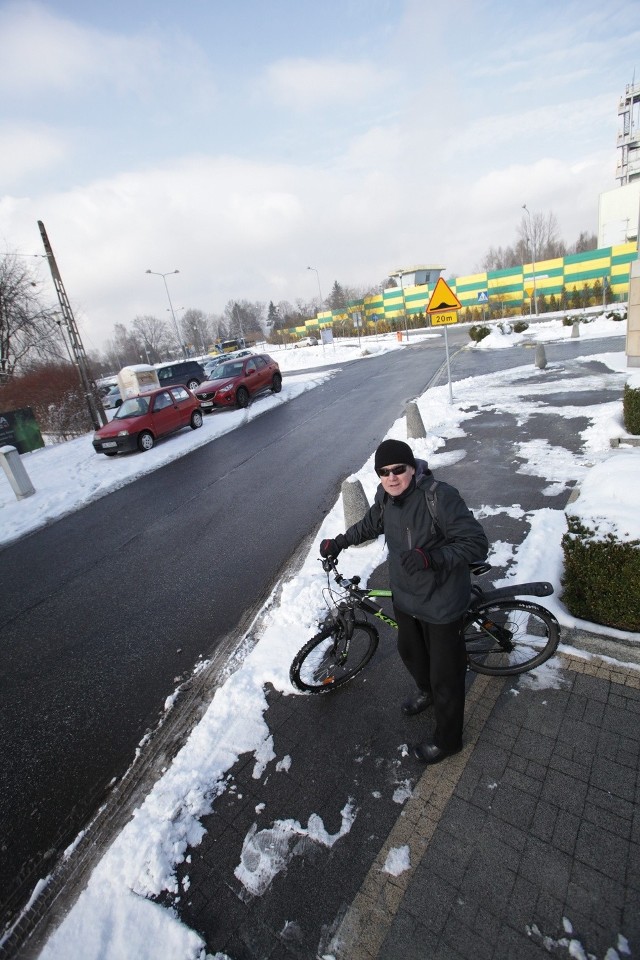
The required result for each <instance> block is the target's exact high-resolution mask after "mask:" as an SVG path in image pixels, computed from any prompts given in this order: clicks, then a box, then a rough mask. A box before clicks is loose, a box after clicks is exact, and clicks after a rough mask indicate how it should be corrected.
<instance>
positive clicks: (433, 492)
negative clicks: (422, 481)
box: [381, 480, 446, 536]
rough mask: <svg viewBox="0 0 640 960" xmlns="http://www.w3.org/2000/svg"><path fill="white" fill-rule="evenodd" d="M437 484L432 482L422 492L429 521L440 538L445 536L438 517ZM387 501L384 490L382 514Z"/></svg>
mask: <svg viewBox="0 0 640 960" xmlns="http://www.w3.org/2000/svg"><path fill="white" fill-rule="evenodd" d="M438 483H439V481H438V480H433V481H432V482H431V484H430V485H429V486H428V487H427V489H426V490H425V491H424V497H425V500H426V502H427V509H428V511H429V513H430V515H431V520H432V522H433V526H434V528H435V531H436V533H437V534H438V536H442V535H444V536H446V534H445V533H444V530H443V528H442V524H441V523H440V519H439V516H438V495H437V490H438ZM388 499H389V494H388V493H387V491H386V490H385V492H384V496H383V497H382V503H381V507H382V511H383V513H384V509H385V507H386V505H387V500H388Z"/></svg>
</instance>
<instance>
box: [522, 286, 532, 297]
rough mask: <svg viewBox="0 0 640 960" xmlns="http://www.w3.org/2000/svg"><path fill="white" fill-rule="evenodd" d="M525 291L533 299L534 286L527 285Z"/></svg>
mask: <svg viewBox="0 0 640 960" xmlns="http://www.w3.org/2000/svg"><path fill="white" fill-rule="evenodd" d="M524 292H525V293H526V295H527V296H528V297H529V299H531V297H532V296H533V287H525V288H524Z"/></svg>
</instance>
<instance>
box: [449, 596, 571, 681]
mask: <svg viewBox="0 0 640 960" xmlns="http://www.w3.org/2000/svg"><path fill="white" fill-rule="evenodd" d="M462 629H463V632H464V641H465V645H466V648H467V657H468V660H469V666H470V667H471V669H472V670H475V671H476V673H487V674H489V675H490V676H494V677H495V676H513V675H514V674H517V673H525V672H526V671H527V670H533V669H534V667H538V666H540V664H541V663H544V662H545V660H548V659H549V657H552V656H553V654H554V653H555V650H556V648H557V646H558V642H559V640H560V631H559V627H558V621H557V620H556V618H555V617H554V616H553V614H552V613H550V612H549V611H548V610H547V609H546V608H545V607H542V606H540V604H538V603H529V601H527V600H517V599H515V598H514V599H513V600H495V601H494V602H493V603H491V602H489V603H485V604H483V605H482V606H480V607H478V608H477V609H475V610H474V611H473V612H472V613H470V614H468V615H467V617H466V618H465V621H464V624H463V627H462Z"/></svg>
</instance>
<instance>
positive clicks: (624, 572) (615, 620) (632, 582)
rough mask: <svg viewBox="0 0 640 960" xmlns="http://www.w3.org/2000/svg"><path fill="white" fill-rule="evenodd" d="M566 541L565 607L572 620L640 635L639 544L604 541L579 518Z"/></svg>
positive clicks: (607, 538) (571, 518)
mask: <svg viewBox="0 0 640 960" xmlns="http://www.w3.org/2000/svg"><path fill="white" fill-rule="evenodd" d="M567 525H568V528H569V529H568V532H567V533H565V534H564V536H563V537H562V550H563V553H564V576H563V578H562V586H563V587H564V592H563V594H562V597H561V599H562V601H563V602H564V603H565V604H566V606H567V609H568V610H569V612H570V613H572V614H573V615H574V617H579V618H580V619H581V620H589V621H590V622H591V623H601V624H603V625H604V626H608V627H615V628H616V629H617V630H630V631H632V632H636V633H637V632H640V540H631V541H627V542H624V543H623V542H620V541H618V540H616V539H615V537H614V536H613V535H612V534H607V535H606V536H604V537H603V536H602V535H600V534H597V533H596V531H595V530H592V529H590V528H589V527H587V526H585V524H584V523H582V521H581V520H580V519H579V518H578V517H575V516H568V517H567Z"/></svg>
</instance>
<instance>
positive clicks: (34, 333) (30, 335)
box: [0, 254, 61, 380]
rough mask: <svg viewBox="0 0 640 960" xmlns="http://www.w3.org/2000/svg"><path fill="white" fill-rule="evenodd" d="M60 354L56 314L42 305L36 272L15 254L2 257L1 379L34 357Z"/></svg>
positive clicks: (0, 313)
mask: <svg viewBox="0 0 640 960" xmlns="http://www.w3.org/2000/svg"><path fill="white" fill-rule="evenodd" d="M60 351H61V344H60V339H59V332H58V327H57V326H56V322H55V314H54V311H53V310H52V309H50V308H48V307H44V306H43V305H42V303H41V302H40V297H39V294H38V284H37V282H36V280H35V279H34V275H33V273H32V271H31V270H30V269H29V267H28V266H26V265H24V264H23V263H21V262H20V261H19V259H18V257H16V256H14V255H12V254H8V255H7V256H4V257H1V258H0V380H5V379H6V378H7V377H8V376H11V374H13V372H14V371H15V369H16V367H18V366H19V365H20V364H21V363H22V362H24V361H25V360H26V359H27V358H28V357H30V356H32V357H33V356H36V357H44V356H55V355H56V354H59V353H60Z"/></svg>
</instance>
